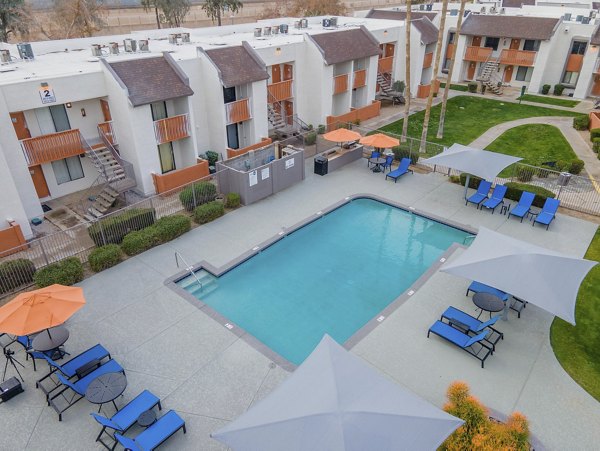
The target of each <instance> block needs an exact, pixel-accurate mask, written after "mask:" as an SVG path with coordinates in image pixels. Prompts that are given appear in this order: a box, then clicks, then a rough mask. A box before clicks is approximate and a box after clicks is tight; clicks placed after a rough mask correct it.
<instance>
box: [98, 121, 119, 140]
mask: <svg viewBox="0 0 600 451" xmlns="http://www.w3.org/2000/svg"><path fill="white" fill-rule="evenodd" d="M98 128H99V129H100V131H102V133H103V134H104V136H105V137H106V139H107V140H108V142H109V143H111V144H112V145H113V146H114V145H115V144H116V140H115V133H114V131H113V128H112V122H103V123H101V124H98Z"/></svg>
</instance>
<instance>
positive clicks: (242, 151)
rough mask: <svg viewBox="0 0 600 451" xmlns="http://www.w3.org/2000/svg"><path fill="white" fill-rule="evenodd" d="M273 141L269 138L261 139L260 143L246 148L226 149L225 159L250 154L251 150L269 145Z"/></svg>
mask: <svg viewBox="0 0 600 451" xmlns="http://www.w3.org/2000/svg"><path fill="white" fill-rule="evenodd" d="M272 142H273V140H272V139H271V138H261V139H260V142H257V143H256V144H252V145H250V146H248V147H242V148H241V149H232V148H230V147H228V148H227V158H228V159H229V158H233V157H238V156H240V155H244V154H245V153H248V152H250V151H251V150H256V149H261V148H263V147H266V146H268V145H269V144H271V143H272Z"/></svg>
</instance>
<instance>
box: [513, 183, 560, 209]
mask: <svg viewBox="0 0 600 451" xmlns="http://www.w3.org/2000/svg"><path fill="white" fill-rule="evenodd" d="M505 186H506V188H507V190H506V195H505V196H504V197H505V198H506V199H510V200H514V201H516V202H518V201H519V199H520V198H521V194H523V191H529V192H530V193H533V194H535V199H534V200H533V205H534V206H535V207H539V208H542V207H543V206H544V202H546V199H547V198H548V197H552V198H554V197H555V195H554V193H553V192H552V191H548V190H547V189H545V188H542V187H541V186H535V185H528V184H527V183H516V182H508V183H505Z"/></svg>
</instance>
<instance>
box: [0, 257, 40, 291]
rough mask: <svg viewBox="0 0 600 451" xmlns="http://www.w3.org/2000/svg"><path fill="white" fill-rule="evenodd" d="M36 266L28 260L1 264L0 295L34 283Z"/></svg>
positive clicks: (19, 259) (20, 259)
mask: <svg viewBox="0 0 600 451" xmlns="http://www.w3.org/2000/svg"><path fill="white" fill-rule="evenodd" d="M34 273H35V265H34V264H33V262H32V261H31V260H28V259H26V258H17V259H16V260H9V261H6V262H4V263H0V293H6V292H8V291H11V290H14V289H15V288H18V287H20V286H22V285H28V284H30V283H31V282H33V274H34Z"/></svg>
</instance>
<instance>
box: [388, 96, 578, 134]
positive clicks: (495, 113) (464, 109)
mask: <svg viewBox="0 0 600 451" xmlns="http://www.w3.org/2000/svg"><path fill="white" fill-rule="evenodd" d="M578 115H580V114H579V113H574V112H571V111H565V110H553V109H550V108H544V107H538V106H532V105H519V104H516V103H504V102H501V101H497V100H491V99H486V98H480V97H475V96H458V97H453V98H452V99H449V100H448V108H447V110H446V124H445V126H444V138H442V139H437V138H436V137H435V135H436V133H437V127H438V121H439V117H440V105H437V106H435V107H433V108H432V109H431V119H430V121H429V131H428V133H427V140H428V141H430V142H434V143H440V144H444V145H451V144H454V143H459V144H469V143H471V142H472V141H473V140H475V139H476V138H477V137H479V136H480V135H481V134H483V133H484V132H485V131H486V130H488V129H489V128H491V127H493V126H495V125H498V124H500V123H502V122H508V121H514V120H516V119H523V118H527V117H535V116H578ZM424 116H425V112H424V111H420V112H418V113H415V114H413V115H411V116H410V120H409V123H408V135H409V136H412V137H415V138H420V137H421V131H422V130H423V117H424ZM402 121H403V119H400V120H399V121H396V122H393V123H391V124H388V125H386V126H385V127H382V128H381V130H382V131H387V132H391V133H396V134H398V135H400V134H402Z"/></svg>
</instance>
